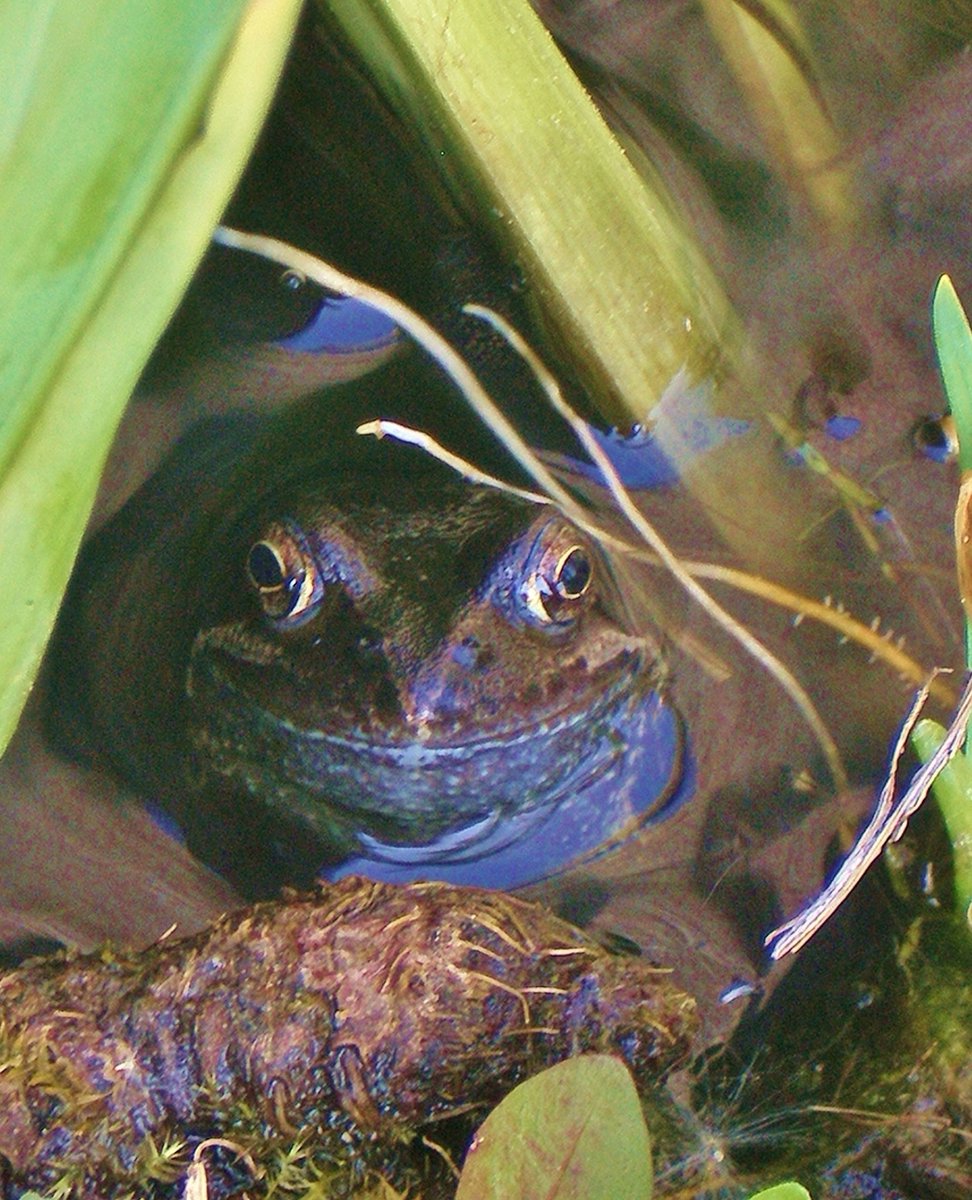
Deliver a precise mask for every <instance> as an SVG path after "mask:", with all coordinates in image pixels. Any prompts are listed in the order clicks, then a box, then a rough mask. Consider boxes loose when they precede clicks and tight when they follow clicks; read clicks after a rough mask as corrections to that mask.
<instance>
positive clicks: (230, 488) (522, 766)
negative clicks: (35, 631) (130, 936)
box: [47, 356, 685, 897]
mask: <svg viewBox="0 0 972 1200" xmlns="http://www.w3.org/2000/svg"><path fill="white" fill-rule="evenodd" d="M423 381H424V384H428V383H429V380H428V378H427V374H423V373H422V371H418V372H416V365H415V358H414V356H413V357H411V358H410V357H408V356H405V357H404V358H403V359H400V360H395V361H392V362H389V363H387V364H386V365H384V366H382V367H380V368H378V369H377V370H376V371H374V372H373V373H371V374H370V375H369V376H368V377H367V378H366V379H363V380H357V381H352V382H351V383H348V384H345V385H339V386H338V387H336V388H333V389H331V390H329V391H328V392H327V394H326V397H325V398H324V399H322V398H321V397H320V396H315V397H312V398H310V399H309V400H304V401H300V402H297V403H295V404H293V405H290V406H288V407H287V408H285V409H284V410H282V411H276V412H274V413H272V414H269V415H268V414H265V413H263V414H254V413H247V412H238V413H234V414H231V415H226V416H222V417H219V418H216V419H210V420H206V421H203V422H200V423H199V424H198V425H197V426H195V427H194V428H192V429H191V430H190V431H189V433H188V434H187V435H186V436H185V437H184V438H183V439H182V440H181V441H180V442H179V443H178V445H177V446H176V447H175V449H174V450H173V452H172V453H171V455H170V456H169V457H168V458H167V459H166V460H165V461H164V462H163V464H162V466H161V467H160V469H159V470H158V471H157V472H156V474H155V475H154V476H153V477H152V478H151V479H150V480H149V481H148V482H147V483H146V484H144V485H143V487H142V488H141V489H139V490H138V491H137V492H135V494H134V495H133V496H131V497H130V499H129V500H128V501H127V502H126V503H125V504H124V505H123V506H122V507H121V509H120V510H119V511H118V512H117V513H116V514H115V516H114V517H113V518H112V519H111V520H110V521H109V522H108V523H107V524H106V525H105V526H104V528H103V529H102V530H101V531H100V532H99V533H98V534H97V535H96V536H95V537H94V538H92V539H91V541H90V542H89V544H88V545H87V547H86V549H85V550H84V552H83V554H82V556H81V559H80V561H79V564H78V567H77V569H76V572H75V576H74V579H73V582H72V586H71V589H70V592H69V595H68V599H67V602H66V604H65V606H64V609H63V614H62V617H61V620H60V623H59V627H58V630H57V632H56V635H55V638H54V642H53V647H52V650H51V653H50V657H49V665H48V670H47V680H48V683H47V690H48V693H49V702H48V713H49V717H48V726H49V729H50V731H51V734H52V736H53V738H54V740H55V743H56V744H57V745H58V746H59V747H61V748H62V749H63V750H66V751H67V753H68V754H69V755H71V756H72V757H75V758H81V759H82V760H85V761H89V762H96V763H98V764H101V765H104V766H107V767H108V768H109V769H110V770H112V771H114V772H117V773H118V774H119V775H120V776H121V777H122V778H123V779H124V780H125V781H126V782H127V783H128V784H129V785H130V786H132V787H134V789H135V790H136V791H137V792H138V793H139V794H140V795H141V796H143V797H144V798H145V799H146V800H147V802H149V803H150V804H152V805H154V806H155V807H156V808H157V809H158V810H159V812H160V814H162V815H163V816H164V817H166V818H168V819H169V820H170V821H174V828H175V831H176V832H177V833H178V835H179V836H180V837H183V838H184V839H185V840H186V842H187V844H188V847H189V849H190V850H191V851H192V852H193V853H194V854H195V855H197V857H199V858H201V859H202V860H203V861H204V862H206V863H207V864H208V865H210V866H212V867H214V868H215V869H216V870H217V871H218V872H220V873H221V874H223V875H224V876H225V877H226V878H228V879H229V880H231V882H232V883H233V884H234V885H235V886H236V887H237V888H238V889H239V890H240V891H241V892H242V893H243V894H244V895H248V896H251V897H260V896H265V895H271V894H274V893H275V892H276V891H277V890H278V889H279V887H280V886H281V885H283V884H294V885H298V886H305V885H307V884H309V883H310V882H312V881H313V880H314V879H315V878H317V877H318V876H319V875H320V874H321V872H322V871H323V872H325V873H327V872H331V873H332V874H333V875H334V876H335V877H337V876H338V875H339V874H340V873H342V872H346V871H349V870H364V871H365V872H366V873H368V874H371V875H373V876H376V877H379V878H385V879H392V880H398V879H404V878H417V877H430V876H431V877H436V878H446V879H449V880H453V881H460V882H474V883H481V884H488V885H497V886H515V885H519V884H520V883H523V882H528V881H529V880H530V879H533V878H537V877H540V876H543V875H545V874H548V873H550V872H551V871H556V870H559V869H561V868H562V867H563V866H564V865H565V864H566V863H568V862H570V861H573V860H574V859H576V858H577V857H578V856H583V855H585V854H590V853H595V852H596V851H597V850H598V847H599V846H601V845H602V843H607V842H610V841H611V840H612V839H613V838H618V837H623V836H625V833H626V831H628V832H630V830H631V829H633V828H635V827H637V826H640V824H641V823H642V822H643V821H644V820H647V819H650V818H651V817H652V815H653V814H654V815H657V814H659V813H661V812H662V811H666V810H667V806H668V805H669V804H670V803H671V802H672V800H673V797H674V796H675V795H676V794H677V793H678V792H679V788H680V784H681V783H682V781H683V777H684V774H685V771H684V766H685V755H684V731H683V729H682V727H681V722H680V720H679V718H678V714H677V711H676V710H675V708H674V706H673V705H672V704H671V702H670V700H669V699H668V698H667V697H666V695H665V687H664V681H663V676H664V669H663V667H662V665H661V664H662V662H663V654H662V651H661V648H660V644H659V641H658V639H657V638H656V637H655V636H654V635H653V634H652V633H651V632H650V631H645V630H643V629H639V630H635V629H631V628H630V627H628V625H627V624H626V622H625V620H624V619H623V611H622V609H623V606H622V605H621V604H620V603H619V600H618V597H617V595H616V593H615V589H614V585H613V583H612V574H611V570H610V564H609V563H608V561H607V559H606V558H605V556H604V555H603V553H602V552H601V551H600V550H599V549H598V547H597V545H596V543H595V542H594V540H593V539H592V537H591V536H590V535H589V534H588V533H586V532H585V531H583V530H581V529H579V528H578V527H577V526H576V525H574V524H573V523H572V522H571V521H570V520H568V519H567V518H566V517H564V516H563V515H562V514H561V513H560V512H559V511H558V510H557V509H556V508H555V507H554V506H553V505H551V504H548V503H537V502H535V500H527V499H525V498H523V497H522V496H520V495H518V494H513V493H508V492H505V491H501V490H498V489H496V488H493V487H490V486H485V485H482V484H471V483H468V482H466V481H465V480H463V479H461V478H459V477H458V476H456V475H455V474H454V472H452V471H451V470H449V469H447V468H446V467H444V466H442V465H441V464H439V463H436V462H433V461H431V460H430V459H428V458H427V457H426V456H425V455H423V454H421V453H420V452H418V451H414V450H409V449H408V448H405V447H402V446H395V445H391V444H388V443H386V442H378V441H377V440H375V439H372V438H364V437H361V436H359V435H357V434H356V433H355V429H356V428H357V426H358V424H359V423H360V421H361V420H362V418H363V417H366V416H369V415H374V414H375V412H387V411H389V406H392V407H394V403H395V400H394V398H395V397H400V396H402V395H404V394H408V393H410V392H411V393H412V394H414V392H415V391H416V389H418V390H420V391H421V390H422V387H420V384H422V383H423ZM421 399H422V403H423V404H426V403H427V401H428V395H427V394H426V393H425V392H424V391H423V394H422V397H421ZM646 764H647V765H646ZM595 785H597V789H599V790H595V791H591V790H590V789H591V788H592V787H594V786H595ZM511 851H512V855H513V857H512V862H513V864H514V865H513V866H512V867H510V866H504V863H506V862H508V861H509V853H510V852H511Z"/></svg>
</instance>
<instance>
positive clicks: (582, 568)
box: [557, 550, 591, 600]
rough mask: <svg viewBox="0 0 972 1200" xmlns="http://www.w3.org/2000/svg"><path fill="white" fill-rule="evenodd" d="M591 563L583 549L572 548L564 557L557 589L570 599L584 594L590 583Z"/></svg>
mask: <svg viewBox="0 0 972 1200" xmlns="http://www.w3.org/2000/svg"><path fill="white" fill-rule="evenodd" d="M590 579H591V564H590V562H589V561H588V558H587V555H586V554H585V553H584V551H583V550H572V551H571V552H570V554H568V555H567V557H566V558H565V559H564V561H563V563H562V564H561V567H560V576H559V578H558V579H557V590H558V591H559V592H560V594H561V595H562V596H565V597H566V598H567V599H569V600H573V599H575V598H576V597H577V596H580V595H583V592H584V589H585V588H586V587H587V585H588V583H590Z"/></svg>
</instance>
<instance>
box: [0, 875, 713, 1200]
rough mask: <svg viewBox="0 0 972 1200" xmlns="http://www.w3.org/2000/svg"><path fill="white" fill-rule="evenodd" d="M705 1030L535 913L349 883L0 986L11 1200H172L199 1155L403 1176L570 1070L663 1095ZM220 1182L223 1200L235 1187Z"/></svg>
mask: <svg viewBox="0 0 972 1200" xmlns="http://www.w3.org/2000/svg"><path fill="white" fill-rule="evenodd" d="M695 1028H696V1015H695V1007H694V1002H693V1001H692V1000H691V998H689V997H688V996H686V995H685V994H684V993H682V992H680V991H678V990H677V989H676V988H675V987H674V986H673V985H672V984H671V983H670V981H669V978H668V974H667V972H666V971H664V970H662V969H659V968H657V967H653V966H651V965H650V964H648V963H647V962H645V961H644V960H641V959H638V958H630V957H629V958H621V957H616V956H613V955H610V954H608V953H607V952H606V951H605V950H603V949H602V948H601V947H599V946H598V945H597V944H596V943H594V942H592V941H591V940H590V939H589V938H587V937H586V936H585V935H584V934H582V933H581V932H580V931H579V930H577V929H575V928H574V927H572V926H570V925H568V924H566V923H565V922H563V921H560V920H559V919H557V918H555V917H553V916H552V915H551V914H550V913H549V912H547V911H546V910H545V909H543V908H542V907H540V906H538V905H534V904H531V903H527V902H525V901H522V900H518V899H514V898H511V897H509V896H505V895H502V894H499V893H492V892H485V891H480V890H474V889H466V888H455V887H450V886H447V885H444V884H416V885H410V886H405V887H393V886H389V885H384V884H374V883H371V882H368V881H365V880H361V879H357V878H354V879H346V880H344V881H342V882H341V883H338V884H335V885H331V886H329V887H324V888H321V889H320V890H319V891H317V892H315V893H313V894H308V895H292V896H289V897H287V898H285V899H284V900H282V901H279V902H272V903H265V904H260V905H256V906H254V907H251V908H247V909H243V910H241V911H239V912H236V913H233V914H231V915H229V916H226V917H223V918H222V919H221V920H220V921H218V922H217V923H216V924H215V925H214V926H213V927H212V928H211V929H210V930H208V931H206V932H204V933H202V934H198V935H196V936H194V937H192V938H188V939H186V940H184V941H163V942H161V943H159V944H157V945H155V946H153V947H151V948H149V949H148V950H146V951H143V952H141V953H116V952H113V951H111V950H104V951H102V952H101V953H100V954H94V955H85V956H80V955H78V956H74V957H67V958H55V959H50V960H48V959H43V960H42V959H37V960H33V961H31V962H28V963H26V964H24V965H23V966H21V967H20V968H18V969H16V970H14V971H11V972H10V973H8V974H7V975H6V976H4V977H2V978H0V1162H3V1160H4V1159H5V1160H6V1161H5V1164H4V1169H5V1172H6V1175H5V1179H4V1187H5V1195H6V1196H8V1197H13V1196H17V1195H19V1194H20V1193H21V1191H22V1190H23V1189H24V1188H26V1187H31V1188H36V1189H38V1190H42V1191H43V1190H45V1189H51V1188H52V1187H55V1186H58V1190H59V1191H60V1192H61V1194H64V1195H68V1194H70V1195H75V1196H78V1197H84V1198H93V1197H100V1198H106V1197H113V1196H121V1195H124V1194H132V1193H135V1194H140V1195H152V1196H159V1195H165V1194H167V1192H166V1187H167V1186H171V1187H172V1188H173V1189H177V1187H178V1184H177V1180H178V1179H179V1178H183V1179H184V1177H185V1174H184V1173H185V1168H186V1167H187V1166H188V1164H189V1161H190V1159H191V1157H192V1153H193V1151H194V1149H195V1148H196V1147H197V1146H198V1145H199V1144H200V1143H201V1142H203V1141H204V1140H205V1139H208V1138H222V1139H226V1140H227V1141H232V1142H233V1144H234V1146H235V1147H237V1148H239V1149H240V1150H246V1151H247V1152H249V1153H250V1154H251V1156H252V1158H253V1159H254V1160H255V1161H257V1162H260V1163H261V1164H268V1163H272V1162H274V1161H284V1160H285V1159H286V1158H287V1155H288V1154H290V1155H291V1158H293V1154H294V1149H295V1147H300V1148H301V1150H300V1157H301V1161H302V1162H304V1163H305V1164H309V1166H308V1170H310V1169H311V1168H313V1169H314V1170H318V1171H320V1170H324V1169H327V1168H328V1167H339V1168H341V1169H342V1170H344V1171H345V1173H346V1174H347V1168H348V1167H349V1166H350V1167H351V1174H352V1175H353V1174H354V1171H355V1170H357V1171H358V1172H359V1173H360V1172H362V1171H364V1170H365V1169H366V1166H368V1165H370V1166H372V1167H375V1166H376V1164H377V1168H378V1169H385V1167H386V1166H387V1167H388V1169H389V1170H394V1164H395V1156H396V1151H397V1149H398V1148H400V1147H402V1146H403V1145H405V1144H407V1143H409V1142H410V1141H412V1140H413V1139H414V1138H415V1136H416V1134H417V1133H418V1131H420V1130H421V1128H422V1127H423V1126H424V1125H427V1124H428V1123H429V1122H430V1121H435V1120H441V1119H442V1118H444V1117H447V1116H448V1115H449V1114H450V1113H458V1112H464V1111H473V1112H474V1113H475V1112H477V1111H478V1114H479V1115H480V1116H481V1115H482V1112H483V1111H484V1108H485V1106H487V1105H489V1104H491V1103H494V1102H495V1101H496V1100H498V1099H499V1098H500V1097H501V1096H502V1095H503V1094H504V1093H505V1092H506V1091H507V1090H509V1089H510V1088H511V1087H512V1086H514V1085H515V1084H516V1083H517V1082H518V1081H519V1080H521V1079H523V1078H524V1077H526V1076H527V1075H529V1074H531V1073H533V1072H535V1071H537V1070H539V1069H541V1068H542V1067H544V1066H546V1065H548V1064H550V1063H552V1062H555V1061H557V1060H559V1059H562V1058H564V1057H567V1056H569V1055H572V1054H577V1053H580V1052H583V1051H606V1052H610V1053H615V1054H618V1055H620V1056H621V1057H623V1058H624V1060H625V1061H626V1062H627V1063H628V1064H629V1066H630V1067H631V1069H632V1071H633V1072H634V1074H635V1076H636V1078H638V1079H639V1080H641V1081H644V1082H649V1081H652V1080H657V1079H659V1078H661V1077H662V1076H663V1075H664V1073H665V1072H666V1071H667V1070H669V1069H670V1068H671V1067H672V1066H673V1065H674V1064H675V1063H676V1062H678V1061H680V1060H681V1059H683V1058H684V1056H685V1054H686V1053H687V1051H688V1049H689V1045H690V1041H691V1037H692V1034H693V1032H694V1030H695ZM220 1153H225V1158H226V1162H227V1163H228V1162H229V1160H230V1158H234V1159H235V1161H237V1162H240V1161H243V1159H242V1158H241V1156H240V1154H239V1153H236V1154H235V1155H234V1154H231V1153H230V1152H229V1151H228V1150H225V1151H222V1150H221V1151H220ZM217 1157H218V1155H217ZM180 1167H181V1168H182V1170H181V1173H180V1170H179V1168H180ZM227 1169H228V1168H227ZM241 1169H242V1168H241ZM267 1170H268V1171H269V1170H270V1168H269V1167H268V1168H267ZM226 1179H227V1182H225V1183H224V1184H223V1185H220V1184H219V1180H218V1172H217V1173H216V1175H215V1176H214V1177H213V1179H211V1180H210V1187H209V1195H210V1197H214V1196H219V1195H220V1194H226V1192H227V1191H229V1190H231V1187H232V1186H236V1185H239V1184H240V1182H241V1181H240V1179H239V1176H237V1178H236V1181H235V1184H233V1183H232V1181H229V1176H228V1175H226ZM214 1180H215V1182H214ZM166 1181H168V1184H167V1182H166ZM242 1182H243V1183H253V1182H254V1181H252V1180H246V1179H243V1180H242ZM221 1188H222V1190H221ZM248 1190H249V1191H250V1194H254V1195H255V1194H259V1183H258V1182H257V1183H256V1186H255V1190H253V1189H250V1188H248ZM173 1194H175V1191H174V1192H173Z"/></svg>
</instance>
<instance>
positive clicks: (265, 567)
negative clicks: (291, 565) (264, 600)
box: [247, 542, 284, 588]
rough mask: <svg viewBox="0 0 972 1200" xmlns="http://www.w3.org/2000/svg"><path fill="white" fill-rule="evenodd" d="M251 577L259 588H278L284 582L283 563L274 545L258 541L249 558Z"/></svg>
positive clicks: (248, 565)
mask: <svg viewBox="0 0 972 1200" xmlns="http://www.w3.org/2000/svg"><path fill="white" fill-rule="evenodd" d="M247 569H248V570H249V572H250V578H251V579H252V580H253V582H254V583H255V584H256V586H257V587H258V588H278V587H282V586H283V583H284V573H283V565H282V563H281V562H280V558H279V556H278V555H277V553H276V551H275V550H274V549H273V547H272V546H268V545H267V543H266V542H257V544H256V545H255V546H253V547H251V549H250V555H249V558H248V559H247Z"/></svg>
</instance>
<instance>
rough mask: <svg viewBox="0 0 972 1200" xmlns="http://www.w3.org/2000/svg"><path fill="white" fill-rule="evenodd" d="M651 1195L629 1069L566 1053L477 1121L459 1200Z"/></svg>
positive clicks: (632, 1199) (618, 1199)
mask: <svg viewBox="0 0 972 1200" xmlns="http://www.w3.org/2000/svg"><path fill="white" fill-rule="evenodd" d="M541 1198H542V1200H651V1145H650V1141H649V1137H648V1129H647V1127H646V1125H645V1119H644V1116H643V1115H642V1112H641V1104H640V1102H639V1100H638V1094H637V1092H636V1091H635V1087H634V1083H633V1082H632V1079H631V1076H630V1074H629V1073H628V1071H627V1068H626V1067H625V1066H624V1065H623V1063H621V1062H620V1060H618V1059H616V1058H611V1057H609V1056H607V1055H593V1054H592V1055H583V1056H581V1057H578V1058H571V1059H568V1060H567V1061H566V1062H562V1063H558V1064H557V1065H556V1066H554V1067H550V1068H549V1069H548V1070H546V1071H543V1072H542V1073H541V1074H539V1075H535V1076H534V1077H533V1078H532V1079H528V1080H527V1081H526V1083H521V1084H520V1086H519V1087H517V1088H514V1090H513V1091H512V1092H510V1094H509V1095H508V1096H507V1097H506V1099H505V1100H503V1102H502V1103H501V1104H500V1105H498V1107H497V1108H495V1109H494V1110H493V1112H492V1113H490V1115H489V1116H488V1117H487V1118H486V1120H485V1121H484V1122H483V1124H482V1125H481V1126H480V1127H479V1131H478V1132H477V1134H476V1137H475V1138H474V1140H473V1144H472V1146H471V1148H470V1150H469V1153H468V1155H467V1156H466V1163H465V1166H464V1168H463V1172H462V1178H461V1179H460V1181H459V1190H458V1191H457V1192H456V1200H541Z"/></svg>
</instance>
